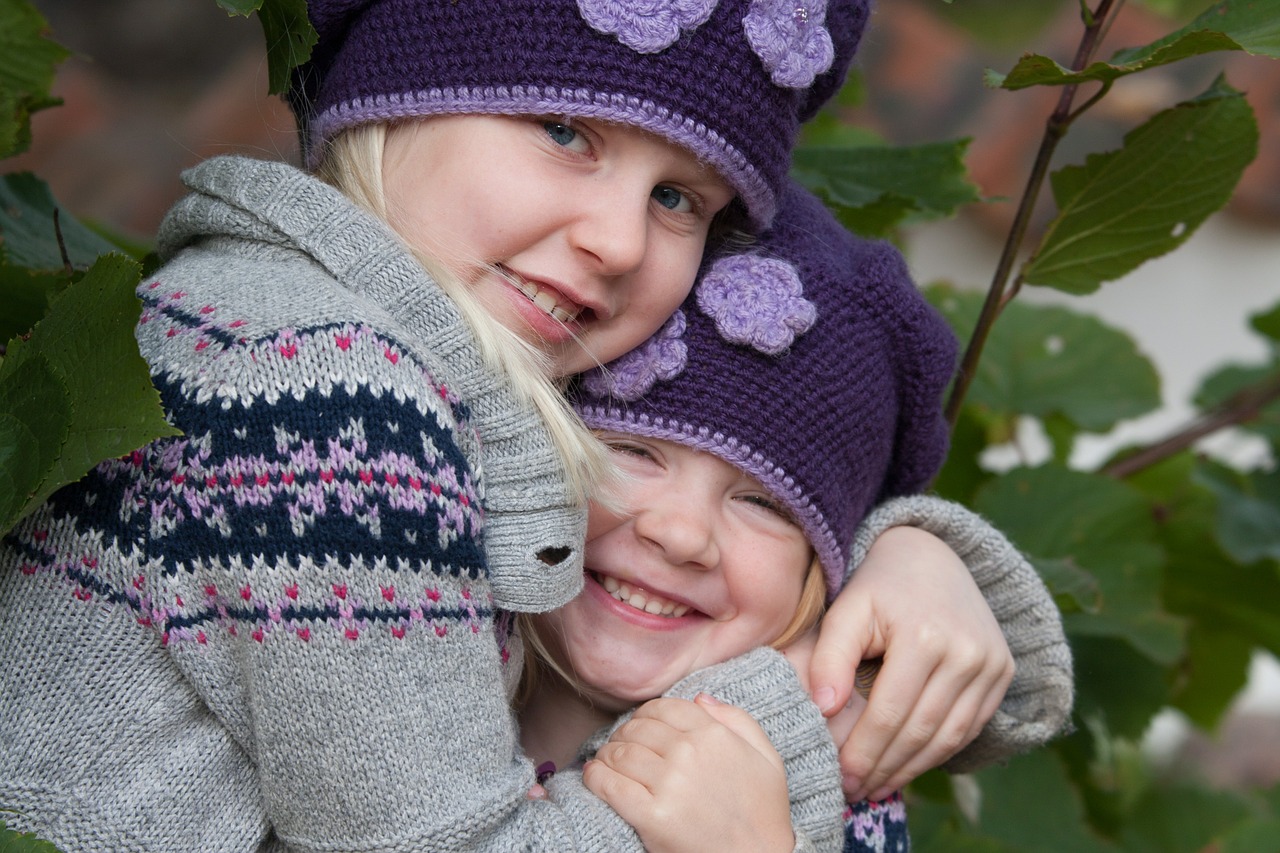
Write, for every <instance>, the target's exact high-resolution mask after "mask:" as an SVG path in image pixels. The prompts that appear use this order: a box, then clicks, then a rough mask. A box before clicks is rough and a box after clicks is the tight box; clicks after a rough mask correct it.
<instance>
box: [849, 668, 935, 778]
mask: <svg viewBox="0 0 1280 853" xmlns="http://www.w3.org/2000/svg"><path fill="white" fill-rule="evenodd" d="M906 660H907V663H905V664H904V663H903V659H902V658H899V657H897V656H895V657H894V658H893V659H892V660H889V659H886V660H885V662H884V665H883V666H882V668H881V670H880V673H879V674H878V675H877V676H876V681H875V685H874V686H873V687H872V689H871V695H870V698H869V699H868V701H867V707H866V708H865V709H864V710H863V712H862V714H861V716H859V717H858V720H857V722H856V723H855V724H854V726H853V731H852V732H851V733H850V735H849V738H848V739H847V740H846V741H845V742H844V745H843V746H842V747H841V749H840V769H841V771H842V772H843V774H844V778H845V790H846V793H847V794H850V795H852V794H858V796H856V797H854V796H851V799H850V801H851V802H853V801H856V800H859V799H862V798H863V797H864V796H865V794H866V791H867V790H868V788H867V785H868V782H869V780H873V779H874V781H875V782H876V783H877V784H883V783H884V781H885V779H886V778H887V774H884V773H880V774H879V775H874V774H875V771H876V769H877V768H878V767H880V766H881V765H882V762H884V760H885V757H886V752H887V751H888V750H889V749H890V747H891V746H892V745H893V744H894V742H895V741H896V740H897V739H898V737H899V736H900V735H901V734H902V729H903V727H904V726H905V725H906V724H907V723H908V721H909V720H911V718H912V717H913V716H914V715H915V714H918V713H919V712H920V711H921V709H920V708H919V707H917V706H918V703H919V701H920V699H921V697H922V696H923V694H924V691H925V686H926V684H928V683H929V679H930V678H931V676H932V675H933V667H932V665H931V663H928V662H926V660H925V659H924V658H923V657H917V658H911V657H909V656H908V657H907V658H906ZM935 662H936V661H935ZM849 672H850V674H851V675H852V673H853V670H850V671H849ZM929 713H935V714H936V713H940V712H939V711H932V712H929ZM899 749H900V752H899V753H898V754H897V755H895V756H894V757H893V759H892V760H893V762H894V763H893V764H892V769H897V768H899V767H901V765H902V763H903V762H904V761H905V759H906V757H908V752H907V749H906V746H905V742H904V743H903V745H900V746H899Z"/></svg>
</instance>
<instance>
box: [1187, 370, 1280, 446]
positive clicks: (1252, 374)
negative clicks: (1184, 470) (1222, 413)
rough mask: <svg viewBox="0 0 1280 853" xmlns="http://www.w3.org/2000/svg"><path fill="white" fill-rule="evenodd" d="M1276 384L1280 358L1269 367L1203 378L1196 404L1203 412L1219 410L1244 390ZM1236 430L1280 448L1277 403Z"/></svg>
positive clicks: (1221, 371) (1239, 425)
mask: <svg viewBox="0 0 1280 853" xmlns="http://www.w3.org/2000/svg"><path fill="white" fill-rule="evenodd" d="M1278 355H1280V354H1278ZM1277 381H1280V358H1277V359H1276V360H1275V361H1273V362H1272V363H1271V364H1266V365H1259V366H1252V367H1250V366H1244V365H1228V366H1226V367H1222V368H1220V369H1218V370H1217V371H1215V372H1214V373H1212V374H1210V375H1209V376H1208V377H1206V378H1205V380H1204V383H1203V384H1202V385H1201V386H1200V390H1199V391H1198V392H1196V396H1195V402H1196V405H1198V406H1200V407H1201V408H1202V409H1207V408H1211V407H1214V406H1219V405H1222V404H1223V403H1225V402H1226V401H1227V400H1228V399H1230V398H1231V397H1233V396H1234V395H1236V394H1238V393H1241V392H1243V391H1245V390H1246V389H1249V388H1255V387H1260V386H1263V385H1271V384H1274V383H1275V382H1277ZM1237 427H1238V428H1240V429H1243V430H1245V431H1247V432H1252V433H1256V434H1257V435H1260V436H1262V437H1263V438H1265V439H1266V440H1267V441H1269V442H1270V443H1271V445H1272V447H1274V448H1280V400H1272V401H1271V402H1270V403H1268V404H1267V405H1265V406H1263V407H1262V408H1261V409H1260V410H1259V411H1258V415H1257V417H1255V418H1252V419H1250V420H1246V421H1243V422H1240V423H1238V424H1237Z"/></svg>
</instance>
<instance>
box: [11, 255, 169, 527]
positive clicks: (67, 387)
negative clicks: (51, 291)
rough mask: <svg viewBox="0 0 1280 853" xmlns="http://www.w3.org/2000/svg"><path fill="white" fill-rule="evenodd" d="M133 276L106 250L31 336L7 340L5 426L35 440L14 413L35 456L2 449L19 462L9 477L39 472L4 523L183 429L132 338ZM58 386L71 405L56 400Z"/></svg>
mask: <svg viewBox="0 0 1280 853" xmlns="http://www.w3.org/2000/svg"><path fill="white" fill-rule="evenodd" d="M137 280H138V267H137V264H136V263H135V262H134V261H132V260H130V259H128V258H125V257H123V256H121V255H106V256H104V257H102V258H100V259H99V260H98V262H97V263H95V264H94V265H93V267H92V268H91V269H90V270H89V272H88V274H86V275H85V277H84V278H83V279H82V280H81V281H79V282H77V283H75V284H73V285H72V286H71V287H69V288H67V290H66V291H64V292H63V293H62V294H61V295H60V296H59V297H58V298H57V299H56V300H55V301H54V302H53V304H52V305H51V306H50V309H49V313H48V315H47V316H46V317H45V318H44V319H43V320H41V321H40V323H39V324H38V325H37V326H36V327H35V329H34V330H33V331H32V333H31V336H30V338H29V339H28V340H26V341H21V342H15V343H13V344H12V345H11V346H10V348H9V352H8V355H7V356H6V357H5V360H4V362H3V363H2V364H0V417H5V416H7V417H6V420H5V423H6V424H7V425H8V426H7V427H6V429H5V431H4V435H5V436H7V437H9V438H10V439H13V440H15V441H18V442H19V443H21V442H22V441H26V440H29V438H27V439H24V437H23V433H22V431H21V430H20V429H18V428H17V426H16V425H15V424H14V423H13V421H15V420H16V421H17V422H18V423H20V424H22V426H24V427H25V428H26V430H27V432H28V433H29V436H30V437H34V438H35V440H36V442H37V443H38V447H37V455H36V456H34V457H33V459H32V460H30V461H27V462H21V463H20V464H19V461H18V460H15V459H14V457H13V451H8V452H6V453H4V454H3V455H4V456H6V457H7V458H8V459H9V460H10V463H13V464H14V467H13V468H12V469H11V470H10V472H9V473H7V474H5V476H7V477H9V478H10V479H12V480H13V481H14V482H15V483H22V482H23V479H22V478H23V476H24V472H29V470H30V466H31V465H35V467H36V469H37V470H38V471H39V472H40V475H39V482H38V483H36V484H35V486H34V488H31V487H27V486H22V488H21V492H20V494H21V495H22V506H21V507H20V508H19V510H18V512H17V516H16V517H14V516H13V515H12V514H10V515H9V516H7V517H4V518H0V530H7V529H8V528H9V527H10V526H12V524H13V522H14V521H16V520H17V518H19V517H21V516H22V515H24V514H25V513H26V512H29V511H30V510H31V509H32V508H34V507H35V506H36V505H38V504H39V503H40V502H42V501H43V500H44V499H45V498H47V497H48V496H49V495H50V494H52V493H53V492H54V491H56V490H57V489H59V488H61V487H62V486H64V485H66V484H67V483H72V482H75V481H76V480H78V479H80V478H81V477H83V476H84V475H85V474H86V473H88V471H89V470H90V469H91V468H93V467H94V466H95V465H97V464H98V463H99V462H101V461H103V460H104V459H109V458H112V457H116V456H121V455H123V454H125V453H128V452H129V451H131V450H134V449H136V448H138V447H141V446H142V445H143V444H146V443H147V442H149V441H151V440H152V439H155V438H159V437H161V436H166V435H176V434H177V432H176V431H175V430H174V429H173V427H171V426H170V425H169V424H168V423H166V422H165V420H164V417H163V413H162V411H161V409H160V400H159V395H158V394H157V393H156V390H155V388H154V387H153V386H152V385H151V377H150V373H149V371H148V369H147V365H146V362H144V361H143V360H142V356H141V355H139V353H138V344H137V341H136V340H135V339H134V337H133V329H134V325H135V324H136V322H137V319H138V314H139V311H140V307H141V306H140V303H139V301H138V298H137V296H135V295H134V292H133V288H134V286H135V285H136V284H137ZM59 395H63V396H64V400H65V405H61V406H59V405H57V403H56V399H55V398H56V397H58V396H59ZM33 401H34V402H33ZM10 418H11V419H13V420H9V419H10ZM58 418H61V423H60V424H57V423H55V420H57V419H58Z"/></svg>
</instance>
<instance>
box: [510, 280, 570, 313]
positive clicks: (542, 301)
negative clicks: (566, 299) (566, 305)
mask: <svg viewBox="0 0 1280 853" xmlns="http://www.w3.org/2000/svg"><path fill="white" fill-rule="evenodd" d="M509 279H510V281H511V283H512V284H514V285H515V286H516V288H517V289H518V290H519V291H520V292H521V293H523V294H524V295H525V296H527V297H528V298H529V301H530V302H532V303H533V304H534V305H537V306H538V307H539V308H541V309H542V310H543V311H546V312H547V313H548V314H550V315H551V316H552V317H555V318H556V319H557V320H559V321H560V322H561V323H568V322H570V321H571V320H574V319H576V318H577V316H578V315H577V313H576V312H575V313H572V314H571V313H569V312H568V311H566V310H564V309H563V308H560V307H558V306H557V305H556V298H555V297H554V296H552V295H551V294H550V293H547V292H546V291H544V290H543V289H542V288H540V287H538V285H536V284H534V283H533V282H531V281H525V280H524V279H522V278H520V277H519V276H516V275H511V276H509Z"/></svg>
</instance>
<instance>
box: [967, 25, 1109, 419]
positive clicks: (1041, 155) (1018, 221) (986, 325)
mask: <svg viewBox="0 0 1280 853" xmlns="http://www.w3.org/2000/svg"><path fill="white" fill-rule="evenodd" d="M1114 2H1115V0H1100V2H1099V3H1098V8H1097V9H1095V10H1094V11H1093V12H1092V13H1091V14H1092V20H1088V16H1087V15H1086V20H1087V24H1086V26H1085V31H1084V35H1083V36H1082V37H1081V38H1080V46H1079V47H1078V48H1077V49H1076V56H1075V59H1074V60H1073V61H1072V63H1071V70H1072V71H1080V70H1082V69H1084V68H1085V67H1086V66H1087V65H1088V64H1089V60H1090V58H1091V57H1092V56H1093V52H1094V51H1095V50H1096V49H1097V47H1098V39H1099V35H1100V33H1101V32H1102V31H1103V28H1104V27H1105V26H1106V24H1107V18H1108V15H1109V14H1110V11H1111V7H1112V5H1113V3H1114ZM1086 11H1087V7H1086ZM1078 88H1079V85H1078V84H1075V83H1071V84H1068V85H1066V86H1063V87H1062V93H1061V95H1059V97H1058V105H1057V107H1056V108H1055V109H1054V111H1053V113H1052V114H1051V115H1050V116H1049V119H1048V121H1047V122H1046V123H1045V130H1044V136H1043V138H1041V140H1040V150H1039V151H1038V152H1036V159H1035V163H1034V164H1033V165H1032V167H1031V174H1030V175H1028V177H1027V183H1026V187H1025V188H1024V189H1023V192H1022V198H1021V200H1020V201H1019V202H1018V211H1017V213H1016V214H1014V217H1013V224H1012V225H1011V226H1010V227H1009V236H1008V238H1007V239H1006V240H1005V244H1004V249H1003V250H1002V251H1001V253H1000V260H999V262H998V263H997V264H996V271H995V274H994V275H993V276H992V279H991V287H990V289H988V291H987V298H986V300H984V301H983V303H982V311H981V312H980V313H979V315H978V322H977V324H976V325H975V326H974V329H973V334H972V336H970V338H969V343H968V345H967V346H966V347H965V351H964V356H963V358H961V360H960V369H959V370H958V371H957V373H956V381H955V383H954V385H952V388H951V397H950V398H949V399H948V400H947V412H946V413H947V420H948V422H949V423H950V424H951V425H952V426H955V422H956V419H957V418H958V417H959V416H960V405H961V404H962V403H963V402H964V397H965V394H967V393H968V391H969V386H970V385H971V384H972V383H973V377H974V375H975V374H976V373H977V367H978V360H979V359H980V358H981V357H982V350H983V348H984V347H985V346H986V343H987V338H988V336H989V335H990V334H991V326H992V325H993V324H994V323H995V321H996V318H997V317H998V316H999V315H1000V312H1001V310H1003V308H1004V305H1005V304H1007V300H1005V299H1004V291H1005V286H1006V284H1007V282H1008V281H1009V274H1010V272H1011V271H1012V270H1013V265H1014V263H1015V262H1016V261H1017V258H1018V252H1019V251H1020V250H1021V248H1022V243H1023V241H1024V240H1025V239H1026V235H1027V229H1028V227H1029V226H1030V224H1031V214H1032V212H1033V211H1034V209H1035V203H1036V199H1037V198H1039V196H1040V190H1041V188H1042V187H1043V186H1044V181H1045V178H1046V177H1047V176H1048V174H1049V163H1050V161H1051V160H1052V159H1053V152H1054V149H1056V148H1057V146H1058V142H1059V141H1060V140H1061V139H1062V137H1063V135H1064V134H1065V133H1066V132H1067V128H1068V127H1069V126H1070V124H1071V121H1072V114H1071V104H1072V102H1073V101H1074V100H1075V96H1076V90H1077V89H1078Z"/></svg>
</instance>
